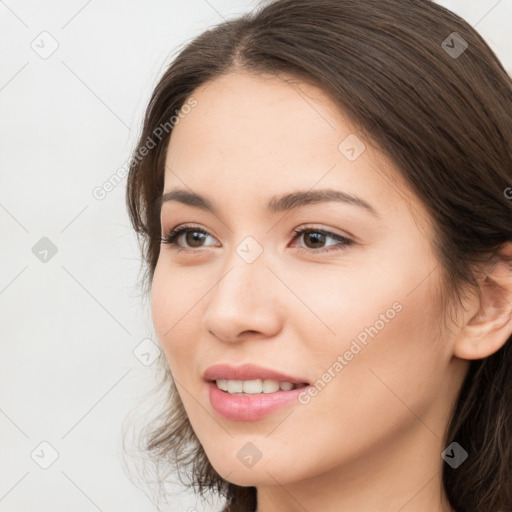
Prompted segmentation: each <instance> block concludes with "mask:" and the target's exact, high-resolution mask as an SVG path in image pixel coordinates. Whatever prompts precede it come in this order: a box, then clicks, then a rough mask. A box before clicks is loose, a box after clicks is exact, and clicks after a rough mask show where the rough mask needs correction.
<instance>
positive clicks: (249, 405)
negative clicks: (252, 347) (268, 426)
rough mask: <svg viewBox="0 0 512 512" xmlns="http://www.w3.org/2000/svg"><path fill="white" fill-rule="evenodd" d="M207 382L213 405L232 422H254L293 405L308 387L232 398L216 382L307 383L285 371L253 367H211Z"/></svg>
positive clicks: (220, 365) (207, 373) (206, 375)
mask: <svg viewBox="0 0 512 512" xmlns="http://www.w3.org/2000/svg"><path fill="white" fill-rule="evenodd" d="M203 379H204V380H205V381H206V382H207V384H208V392H209V398H210V403H211V405H212V407H213V409H214V410H215V411H216V412H217V414H219V415H221V416H223V417H224V418H227V419H230V420H245V421H252V420H257V419H260V418H263V417H265V416H267V415H269V414H271V413H272V412H274V411H275V410H276V409H279V408H281V407H284V406H285V405H286V404H289V403H290V402H293V401H297V397H298V395H299V393H301V392H303V391H304V389H305V387H304V386H303V387H299V388H296V389H292V390H290V391H281V390H280V391H276V392H275V393H257V394H254V395H246V396H243V395H230V394H229V393H227V392H226V391H222V390H221V389H219V388H218V387H217V384H215V382H214V381H215V380H218V379H225V380H256V379H261V380H265V379H272V380H277V381H278V382H292V383H293V384H307V380H306V379H303V378H298V377H292V376H291V375H287V374H284V373H281V372H277V371H274V370H270V369H269V368H263V367H261V366H256V365H253V364H244V365H242V366H237V367H235V366H230V365H228V364H217V365H214V366H210V368H208V369H207V370H206V371H205V372H204V373H203Z"/></svg>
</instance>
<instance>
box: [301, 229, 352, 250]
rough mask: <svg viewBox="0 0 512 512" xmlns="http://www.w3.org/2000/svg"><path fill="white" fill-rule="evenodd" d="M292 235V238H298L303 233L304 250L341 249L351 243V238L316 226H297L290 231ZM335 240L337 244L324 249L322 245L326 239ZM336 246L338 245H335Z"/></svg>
mask: <svg viewBox="0 0 512 512" xmlns="http://www.w3.org/2000/svg"><path fill="white" fill-rule="evenodd" d="M292 234H293V235H295V236H294V238H293V239H294V240H297V239H299V238H300V237H301V236H302V235H304V241H305V242H306V247H305V250H307V251H313V252H328V251H333V250H341V249H344V248H345V247H347V246H349V245H351V244H352V243H353V241H352V240H350V239H348V238H346V237H344V236H341V235H338V234H336V233H332V232H331V231H326V230H324V229H317V228H297V229H295V230H294V231H293V233H292ZM329 238H330V239H331V240H335V241H337V242H338V243H337V244H331V245H330V246H327V247H331V248H330V249H325V248H323V247H319V246H322V245H323V244H325V243H326V240H328V239H329ZM336 246H338V247H336ZM300 249H304V247H300Z"/></svg>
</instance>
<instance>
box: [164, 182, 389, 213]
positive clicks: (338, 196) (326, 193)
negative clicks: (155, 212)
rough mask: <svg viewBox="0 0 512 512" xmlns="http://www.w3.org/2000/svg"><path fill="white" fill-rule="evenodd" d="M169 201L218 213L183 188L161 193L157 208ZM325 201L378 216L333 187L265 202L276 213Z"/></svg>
mask: <svg viewBox="0 0 512 512" xmlns="http://www.w3.org/2000/svg"><path fill="white" fill-rule="evenodd" d="M170 201H178V202H179V203H182V204H186V205H188V206H193V207H195V208H200V209H202V210H205V211H208V212H211V213H213V214H214V215H217V213H218V212H217V209H216V208H215V207H214V205H213V204H212V203H211V202H210V201H209V200H208V199H206V198H205V197H203V196H201V195H199V194H196V193H195V192H190V191H188V190H185V189H180V188H175V189H172V190H170V191H169V192H166V193H165V194H163V195H162V196H161V197H160V198H159V200H158V208H159V209H161V207H162V205H163V204H164V203H168V202H170ZM326 202H340V203H345V204H350V205H354V206H358V207H360V208H362V209H364V210H366V211H367V212H369V213H371V214H372V215H374V216H375V217H380V215H379V214H378V213H377V211H376V210H375V209H374V208H373V207H372V206H371V205H370V204H368V203H367V202H366V201H365V200H363V199H361V198H360V197H357V196H353V195H351V194H348V193H347V192H342V191H341V190H334V189H321V190H304V191H302V190H301V191H297V192H292V193H289V194H284V195H282V196H274V197H272V198H271V199H270V201H269V202H268V203H267V211H269V212H271V213H277V212H283V211H289V210H293V209H296V208H301V207H302V206H306V205H309V204H314V203H326Z"/></svg>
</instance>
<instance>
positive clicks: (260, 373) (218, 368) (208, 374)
mask: <svg viewBox="0 0 512 512" xmlns="http://www.w3.org/2000/svg"><path fill="white" fill-rule="evenodd" d="M203 379H204V380H205V381H207V382H212V381H214V380H217V379H226V380H256V379H262V380H265V379H272V380H277V381H279V382H292V383H293V384H307V383H308V381H307V380H306V379H302V378H299V377H292V376H291V375H286V374H284V373H281V372H277V371H274V370H270V369H269V368H263V367H261V366H256V365H254V364H250V363H247V364H244V365H242V366H230V365H228V364H216V365H214V366H210V367H209V368H207V369H206V371H205V372H204V373H203Z"/></svg>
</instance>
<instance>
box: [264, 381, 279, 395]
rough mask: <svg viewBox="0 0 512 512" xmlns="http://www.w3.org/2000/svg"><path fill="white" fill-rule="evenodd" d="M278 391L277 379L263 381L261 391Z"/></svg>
mask: <svg viewBox="0 0 512 512" xmlns="http://www.w3.org/2000/svg"><path fill="white" fill-rule="evenodd" d="M276 391H279V382H278V381H277V380H272V379H265V380H264V381H263V393H275V392H276Z"/></svg>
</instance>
